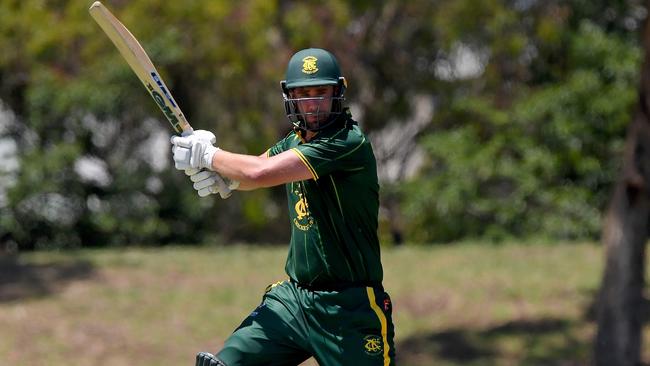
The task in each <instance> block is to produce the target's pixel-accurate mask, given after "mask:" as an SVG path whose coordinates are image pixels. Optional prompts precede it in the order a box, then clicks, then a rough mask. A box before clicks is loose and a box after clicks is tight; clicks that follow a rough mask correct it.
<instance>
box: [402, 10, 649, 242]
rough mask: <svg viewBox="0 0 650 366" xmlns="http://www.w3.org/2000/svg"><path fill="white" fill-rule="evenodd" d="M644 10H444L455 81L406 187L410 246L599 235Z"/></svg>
mask: <svg viewBox="0 0 650 366" xmlns="http://www.w3.org/2000/svg"><path fill="white" fill-rule="evenodd" d="M639 6H640V5H639V4H638V2H637V1H620V2H615V3H612V2H604V1H603V2H598V1H597V2H581V1H573V2H556V1H550V2H541V1H490V2H482V3H481V4H476V3H475V2H472V1H450V2H440V3H439V6H438V7H437V12H436V14H437V15H436V21H435V22H434V24H435V26H436V34H437V35H438V37H439V42H438V43H439V44H440V45H441V48H440V50H439V55H438V58H437V59H435V60H433V61H432V64H431V65H432V66H431V67H432V68H433V69H434V70H435V72H436V74H435V76H436V77H437V78H438V79H439V80H442V81H447V83H446V85H445V84H441V85H440V87H439V88H437V89H435V91H436V94H435V96H436V110H435V116H434V123H433V124H432V125H430V127H429V128H428V130H427V131H426V132H424V133H422V134H421V138H420V140H419V142H420V146H421V147H422V148H423V149H424V152H425V165H424V166H423V169H422V170H421V171H420V173H419V176H418V177H417V178H416V179H414V180H412V181H410V182H408V183H407V184H405V185H404V187H403V189H402V197H403V206H404V215H405V217H406V220H405V222H407V223H408V226H407V228H406V230H407V234H408V236H409V237H410V238H411V239H412V240H416V241H452V240H459V239H463V238H467V237H483V238H492V239H495V240H501V239H504V238H508V237H528V236H532V235H540V236H544V237H547V238H552V239H583V238H595V237H596V236H597V234H598V232H599V227H600V220H599V212H600V210H601V209H602V208H603V207H604V205H605V201H606V194H605V193H604V192H606V191H607V190H608V189H609V187H611V185H612V184H613V180H614V177H615V176H616V169H617V167H618V162H617V159H616V157H617V156H618V155H619V154H620V152H621V150H622V145H623V139H622V136H623V134H624V128H625V127H624V126H625V125H626V121H627V120H628V118H629V109H630V106H631V104H632V103H633V101H634V98H635V96H634V85H635V84H636V80H637V75H638V65H639V62H640V51H639V46H638V40H637V33H636V30H637V29H638V24H639V22H640V21H641V19H642V17H643V15H644V14H645V13H644V11H643V8H639ZM601 14H608V18H607V21H603V20H601V19H600V15H601Z"/></svg>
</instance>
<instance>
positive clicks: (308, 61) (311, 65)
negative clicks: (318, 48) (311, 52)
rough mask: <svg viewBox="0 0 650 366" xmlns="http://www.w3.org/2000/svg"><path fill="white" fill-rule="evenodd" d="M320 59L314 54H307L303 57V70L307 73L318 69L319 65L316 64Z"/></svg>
mask: <svg viewBox="0 0 650 366" xmlns="http://www.w3.org/2000/svg"><path fill="white" fill-rule="evenodd" d="M316 61H318V59H317V58H316V57H314V56H307V57H305V58H303V59H302V72H303V73H305V74H313V73H315V72H316V71H318V66H317V65H316Z"/></svg>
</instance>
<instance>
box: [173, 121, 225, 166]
mask: <svg viewBox="0 0 650 366" xmlns="http://www.w3.org/2000/svg"><path fill="white" fill-rule="evenodd" d="M216 141H217V138H216V136H215V135H214V134H213V133H212V132H210V131H206V130H196V131H193V132H191V133H189V134H185V133H184V134H183V135H181V136H172V138H171V143H172V154H173V156H174V167H175V168H176V169H178V170H187V169H189V168H196V169H204V168H205V169H210V170H212V157H213V156H214V153H216V152H217V151H218V150H219V148H218V147H215V146H213V144H214V143H215V142H216Z"/></svg>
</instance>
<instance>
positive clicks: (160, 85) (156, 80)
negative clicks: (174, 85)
mask: <svg viewBox="0 0 650 366" xmlns="http://www.w3.org/2000/svg"><path fill="white" fill-rule="evenodd" d="M151 77H152V78H153V80H154V81H155V82H156V84H158V86H159V87H160V90H162V92H163V94H165V97H166V98H167V100H168V101H169V103H171V104H172V105H173V106H174V108H178V107H177V106H176V103H174V99H172V96H171V95H170V94H169V92H168V91H167V89H166V88H165V84H163V82H162V79H160V76H158V74H156V73H155V72H154V71H152V72H151Z"/></svg>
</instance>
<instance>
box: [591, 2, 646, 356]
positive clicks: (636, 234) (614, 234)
mask: <svg viewBox="0 0 650 366" xmlns="http://www.w3.org/2000/svg"><path fill="white" fill-rule="evenodd" d="M648 9H650V2H648ZM643 45H644V51H645V55H644V62H643V65H642V67H641V82H640V86H639V91H638V98H637V100H638V105H637V108H636V112H635V114H634V116H633V118H632V121H631V123H630V124H629V127H628V130H627V138H626V141H625V155H624V161H623V169H622V173H621V174H620V175H619V177H618V180H617V183H616V185H615V187H614V189H613V194H612V197H611V200H610V204H609V207H608V210H607V217H606V220H605V223H604V226H603V235H602V241H603V244H604V245H605V249H606V255H607V261H606V266H605V271H604V275H603V279H602V283H601V288H600V292H599V297H598V302H597V306H598V311H597V318H598V332H597V336H596V342H595V361H596V362H595V363H596V365H608V366H609V365H638V364H640V363H641V344H642V341H641V338H642V334H643V333H642V328H643V321H644V315H645V314H644V309H643V308H644V306H643V302H644V299H643V290H644V286H645V280H644V277H645V265H646V264H645V257H646V255H645V252H646V244H647V241H648V233H649V232H650V228H649V227H648V223H649V222H650V221H649V220H650V22H649V21H648V19H646V22H645V27H644V32H643Z"/></svg>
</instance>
